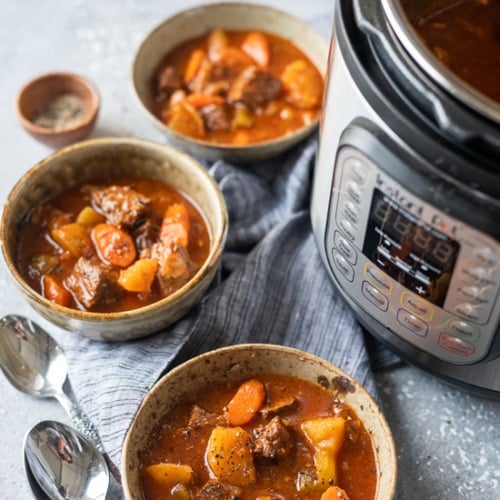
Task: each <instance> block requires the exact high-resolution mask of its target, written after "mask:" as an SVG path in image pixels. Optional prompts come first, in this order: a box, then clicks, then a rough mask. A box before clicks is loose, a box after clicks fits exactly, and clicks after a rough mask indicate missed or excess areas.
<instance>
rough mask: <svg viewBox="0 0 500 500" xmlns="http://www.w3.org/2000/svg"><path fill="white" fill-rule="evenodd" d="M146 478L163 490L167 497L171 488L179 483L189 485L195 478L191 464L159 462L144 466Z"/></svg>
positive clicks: (156, 487)
mask: <svg viewBox="0 0 500 500" xmlns="http://www.w3.org/2000/svg"><path fill="white" fill-rule="evenodd" d="M144 472H145V476H144V477H145V479H146V481H147V482H148V483H150V484H152V485H153V487H154V488H155V489H158V490H163V491H164V492H165V498H166V497H167V496H168V493H169V490H170V489H172V488H173V487H174V486H177V485H179V484H181V485H188V484H189V483H191V481H192V480H193V478H194V473H193V469H192V468H191V467H190V466H189V465H181V464H171V463H159V464H154V465H149V466H147V467H145V468H144Z"/></svg>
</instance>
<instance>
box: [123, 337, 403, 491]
mask: <svg viewBox="0 0 500 500" xmlns="http://www.w3.org/2000/svg"><path fill="white" fill-rule="evenodd" d="M264 372H267V373H269V372H272V373H283V374H287V375H295V376H298V377H300V378H303V379H305V380H309V381H311V382H313V383H315V384H321V385H322V386H323V387H327V388H328V389H329V390H331V391H332V393H333V394H334V395H335V396H336V397H338V398H340V399H341V400H343V401H345V402H346V403H347V404H348V405H350V406H351V407H352V408H353V409H354V410H355V411H356V413H357V415H358V416H359V417H360V419H361V420H362V421H363V423H364V425H365V427H366V429H367V430H368V432H369V433H370V435H371V437H372V440H373V448H374V450H375V459H376V465H377V475H378V486H377V492H376V496H375V499H374V500H391V499H392V498H393V497H394V495H395V489H396V478H397V459H396V453H395V448H394V440H393V437H392V434H391V430H390V428H389V426H388V424H387V422H386V420H385V417H384V415H383V414H382V412H381V410H380V408H379V407H378V406H377V404H376V403H375V401H374V400H373V399H372V397H371V396H370V395H369V394H368V392H367V391H366V390H365V389H364V388H363V387H362V386H361V385H360V384H359V383H358V382H356V381H355V380H354V379H352V378H351V377H349V376H348V375H347V374H346V373H345V372H343V371H342V370H340V369H339V368H337V367H335V366H334V365H332V364H331V363H329V362H327V361H326V360H324V359H321V358H319V357H317V356H313V355H311V354H308V353H306V352H304V351H300V350H297V349H294V348H290V347H284V346H279V345H269V344H240V345H236V346H231V347H225V348H221V349H217V350H214V351H211V352H208V353H205V354H202V355H199V356H197V357H195V358H193V359H191V360H189V361H187V362H185V363H183V364H181V365H179V366H177V367H176V368H174V369H172V370H171V371H170V372H169V373H167V374H166V375H165V376H164V377H163V378H161V379H160V380H159V381H158V382H157V383H156V384H155V386H154V387H153V388H152V389H151V390H150V391H149V393H148V394H147V395H146V397H145V398H144V400H143V402H142V404H141V406H140V407H139V410H138V411H137V413H136V415H135V418H134V420H133V422H132V424H131V426H130V428H129V430H128V432H127V436H126V438H125V443H124V447H123V453H122V481H123V490H124V493H125V498H127V499H128V500H143V498H144V497H143V494H142V485H141V476H140V467H141V463H140V452H141V450H143V449H144V446H145V443H146V439H147V437H148V436H149V435H150V434H151V432H152V430H153V428H154V426H155V424H157V423H158V419H159V418H161V417H162V416H163V415H165V414H166V413H167V412H168V411H169V410H170V409H172V408H173V407H174V406H175V405H176V404H178V402H179V401H182V400H185V399H187V398H190V397H192V395H193V394H195V393H197V392H199V391H200V390H202V389H203V388H205V387H209V386H210V385H211V384H213V383H219V382H228V383H232V382H236V381H237V380H241V379H242V378H245V377H252V376H254V375H257V374H259V373H264Z"/></svg>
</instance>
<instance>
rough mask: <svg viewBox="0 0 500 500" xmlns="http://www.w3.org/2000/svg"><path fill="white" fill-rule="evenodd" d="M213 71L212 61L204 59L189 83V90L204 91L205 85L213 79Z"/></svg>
mask: <svg viewBox="0 0 500 500" xmlns="http://www.w3.org/2000/svg"><path fill="white" fill-rule="evenodd" d="M212 71H213V65H212V63H211V62H210V61H209V60H208V59H203V60H202V61H201V64H200V67H199V68H198V71H197V72H196V74H195V75H194V77H193V79H192V80H191V81H190V82H189V83H188V87H189V90H190V91H191V92H195V93H200V92H203V89H204V88H205V86H206V85H208V84H209V83H211V82H212V81H213V76H212Z"/></svg>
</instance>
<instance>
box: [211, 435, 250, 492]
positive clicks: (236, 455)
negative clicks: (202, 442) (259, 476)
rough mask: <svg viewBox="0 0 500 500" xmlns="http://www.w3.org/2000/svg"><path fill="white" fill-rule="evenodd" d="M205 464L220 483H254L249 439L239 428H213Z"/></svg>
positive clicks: (239, 484)
mask: <svg viewBox="0 0 500 500" xmlns="http://www.w3.org/2000/svg"><path fill="white" fill-rule="evenodd" d="M207 462H208V465H209V466H210V469H211V471H212V472H213V474H214V475H215V476H216V477H217V478H218V479H219V480H220V481H226V482H228V483H231V484H233V485H235V486H246V485H248V484H252V483H254V482H255V479H256V473H255V465H254V463H253V456H252V449H251V437H250V435H249V434H248V433H247V432H246V431H245V430H244V429H243V428H241V427H222V426H217V427H215V428H214V430H213V431H212V433H211V434H210V438H209V440H208V447H207Z"/></svg>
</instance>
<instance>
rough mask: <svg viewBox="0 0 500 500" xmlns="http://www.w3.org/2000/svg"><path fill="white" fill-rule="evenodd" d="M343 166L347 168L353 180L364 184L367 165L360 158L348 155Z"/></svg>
mask: <svg viewBox="0 0 500 500" xmlns="http://www.w3.org/2000/svg"><path fill="white" fill-rule="evenodd" d="M344 166H345V168H346V169H348V171H349V173H350V174H351V178H352V179H353V180H354V181H355V182H357V183H358V184H364V183H365V182H366V176H367V167H366V165H365V164H364V163H363V162H362V161H361V160H359V159H358V158H354V157H353V156H350V157H349V158H347V159H346V161H345V162H344Z"/></svg>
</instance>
